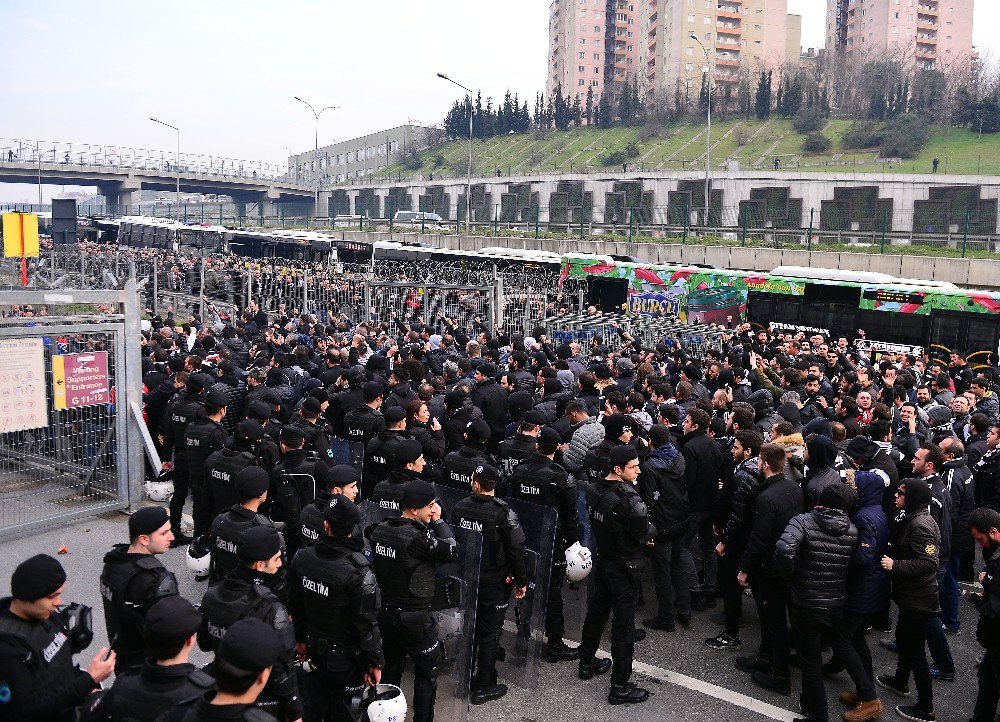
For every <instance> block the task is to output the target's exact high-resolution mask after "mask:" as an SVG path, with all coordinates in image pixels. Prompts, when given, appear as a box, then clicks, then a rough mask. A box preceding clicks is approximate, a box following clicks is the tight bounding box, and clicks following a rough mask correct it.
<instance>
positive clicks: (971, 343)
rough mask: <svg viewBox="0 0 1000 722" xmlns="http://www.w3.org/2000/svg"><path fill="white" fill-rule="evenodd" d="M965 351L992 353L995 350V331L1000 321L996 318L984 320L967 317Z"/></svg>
mask: <svg viewBox="0 0 1000 722" xmlns="http://www.w3.org/2000/svg"><path fill="white" fill-rule="evenodd" d="M966 321H967V324H966V329H967V330H966V333H965V350H966V351H967V352H968V353H972V352H975V351H989V352H991V353H992V352H994V351H996V348H997V330H998V328H997V327H998V326H1000V319H998V318H997V317H996V316H987V317H985V318H974V317H971V316H970V317H968V318H967V319H966Z"/></svg>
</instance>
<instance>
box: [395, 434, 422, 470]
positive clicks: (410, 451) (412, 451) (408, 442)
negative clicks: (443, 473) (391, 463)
mask: <svg viewBox="0 0 1000 722" xmlns="http://www.w3.org/2000/svg"><path fill="white" fill-rule="evenodd" d="M423 453H424V447H422V446H421V445H420V442H419V441H417V440H416V439H403V441H400V442H399V445H398V446H397V447H396V462H397V463H398V464H399V465H400V466H405V465H406V464H412V463H413V462H414V461H416V460H417V459H419V458H420V455H421V454H423Z"/></svg>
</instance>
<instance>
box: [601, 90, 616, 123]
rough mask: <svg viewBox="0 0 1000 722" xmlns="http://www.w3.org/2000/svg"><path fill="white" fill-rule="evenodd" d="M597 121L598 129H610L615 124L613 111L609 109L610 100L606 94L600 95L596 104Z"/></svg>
mask: <svg viewBox="0 0 1000 722" xmlns="http://www.w3.org/2000/svg"><path fill="white" fill-rule="evenodd" d="M597 111H598V120H597V126H598V127H599V128H610V127H611V126H612V125H614V122H615V111H614V109H613V108H612V107H611V98H610V97H609V96H608V94H607V93H603V94H602V95H601V100H600V102H599V103H598V104H597Z"/></svg>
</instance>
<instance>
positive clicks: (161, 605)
mask: <svg viewBox="0 0 1000 722" xmlns="http://www.w3.org/2000/svg"><path fill="white" fill-rule="evenodd" d="M200 626H201V612H200V611H198V608H197V607H196V606H194V605H193V604H191V602H189V601H188V600H187V599H185V598H184V597H164V598H163V599H161V600H160V601H158V602H157V603H156V604H154V605H153V606H151V607H150V608H149V611H148V612H147V613H146V622H145V625H144V626H143V634H144V635H145V637H146V639H147V641H148V640H150V639H156V640H165V641H172V640H182V639H187V638H188V637H190V636H191V635H192V634H194V633H195V632H197V631H198V628H199V627H200Z"/></svg>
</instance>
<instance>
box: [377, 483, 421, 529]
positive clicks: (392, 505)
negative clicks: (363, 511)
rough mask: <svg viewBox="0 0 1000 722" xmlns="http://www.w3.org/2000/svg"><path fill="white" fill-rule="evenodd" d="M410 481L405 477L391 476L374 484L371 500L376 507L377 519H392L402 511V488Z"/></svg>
mask: <svg viewBox="0 0 1000 722" xmlns="http://www.w3.org/2000/svg"><path fill="white" fill-rule="evenodd" d="M414 478H416V477H414ZM410 481H412V479H410V478H407V477H393V478H389V479H386V480H385V481H380V482H379V483H378V484H376V485H375V489H374V491H372V498H371V501H372V503H373V504H374V505H375V507H376V508H377V509H378V517H379V521H385V520H386V519H392V518H395V517H398V516H400V515H401V514H402V513H403V489H405V488H406V485H407V484H409V483H410Z"/></svg>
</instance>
